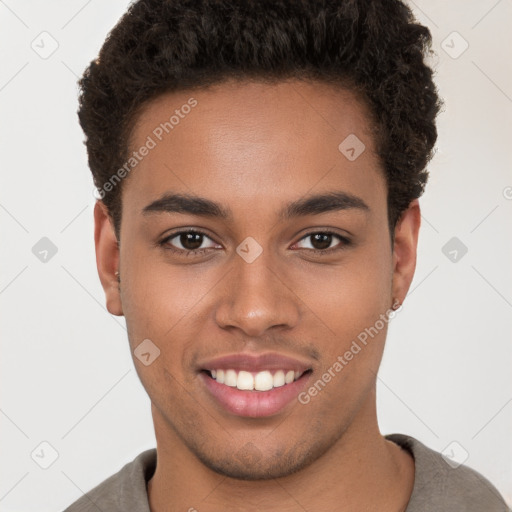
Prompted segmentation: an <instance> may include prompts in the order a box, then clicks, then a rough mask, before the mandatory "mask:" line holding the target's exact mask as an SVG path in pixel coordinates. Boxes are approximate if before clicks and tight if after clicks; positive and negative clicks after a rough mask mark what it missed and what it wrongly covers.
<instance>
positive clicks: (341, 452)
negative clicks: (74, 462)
mask: <svg viewBox="0 0 512 512" xmlns="http://www.w3.org/2000/svg"><path fill="white" fill-rule="evenodd" d="M153 417H154V422H155V433H156V438H157V453H158V461H157V467H156V470H155V473H154V475H153V477H152V479H151V480H150V481H149V484H148V495H149V503H150V508H151V511H152V512H164V511H169V510H184V511H185V510H189V511H191V512H193V511H194V510H197V511H200V512H213V511H218V510H224V511H226V512H230V511H240V510H243V511H246V512H253V511H254V512H255V511H257V510H265V511H267V512H273V511H279V512H287V511H292V510H293V511H297V510H326V511H330V510H332V511H334V510H336V511H348V510H376V511H377V510H378V511H379V512H387V511H390V512H401V511H403V510H405V508H406V506H407V502H408V501H409V498H410V495H411V493H412V487H413V483H414V461H413V459H412V457H411V456H410V455H409V454H408V453H407V452H405V451H404V450H402V449H401V448H400V447H399V446H398V445H396V444H394V443H392V442H391V441H387V440H386V439H385V438H384V437H383V436H382V435H381V434H380V432H379V430H378V426H377V418H376V407H375V393H373V394H372V396H371V397H370V400H368V401H367V403H366V404H365V405H364V406H363V407H362V408H361V410H360V411H359V412H358V414H357V417H356V418H355V419H354V421H353V422H352V423H351V425H350V427H349V428H347V430H346V431H345V432H344V433H343V435H342V436H341V437H340V438H339V440H338V441H337V442H336V443H335V444H334V445H333V446H332V447H331V448H330V449H329V450H328V451H327V452H326V453H325V454H324V455H322V456H321V457H320V458H319V459H317V460H316V461H314V462H313V463H312V464H310V465H309V466H308V467H306V468H304V469H302V470H301V471H298V472H296V473H294V474H291V475H289V476H286V477H282V478H276V479H272V480H256V481H247V480H237V479H233V478H229V477H226V476H223V475H219V474H218V473H216V472H214V471H212V470H210V469H209V468H207V467H206V466H205V465H204V464H202V462H201V461H199V460H198V459H197V458H196V457H195V456H194V455H193V454H192V453H191V452H190V451H189V450H188V449H187V448H186V446H184V444H183V442H182V441H181V439H180V438H179V437H178V436H177V435H176V433H175V432H174V431H173V430H172V428H170V427H169V426H168V424H167V423H166V422H165V421H164V419H163V418H162V417H161V416H160V415H159V412H158V411H157V410H156V409H155V408H154V407H153Z"/></svg>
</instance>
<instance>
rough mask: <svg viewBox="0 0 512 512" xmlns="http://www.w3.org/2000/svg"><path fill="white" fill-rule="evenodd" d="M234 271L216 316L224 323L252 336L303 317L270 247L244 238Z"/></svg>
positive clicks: (235, 257)
mask: <svg viewBox="0 0 512 512" xmlns="http://www.w3.org/2000/svg"><path fill="white" fill-rule="evenodd" d="M231 264H232V265H233V268H232V271H231V272H229V274H228V276H227V284H226V289H225V291H224V294H223V296H222V299H221V301H220V303H219V304H218V305H217V310H216V319H217V323H218V324H219V325H220V326H221V327H228V326H234V327H238V328H240V329H242V330H243V331H244V332H245V333H246V334H247V335H248V336H258V335H260V334H262V333H264V331H265V330H266V329H268V328H270V327H275V326H284V327H292V326H293V325H295V324H296V322H297V320H298V317H299V310H298V307H299V305H298V304H297V301H295V300H294V295H293V293H292V292H291V291H290V290H289V288H288V287H289V285H288V287H287V286H285V282H286V276H279V265H277V264H276V261H275V258H273V256H272V254H271V253H270V251H267V250H263V248H262V247H261V246H259V244H258V245H257V246H256V244H255V243H254V241H253V240H246V241H244V242H242V243H241V244H240V245H239V246H238V248H237V254H236V255H234V257H233V261H232V262H231Z"/></svg>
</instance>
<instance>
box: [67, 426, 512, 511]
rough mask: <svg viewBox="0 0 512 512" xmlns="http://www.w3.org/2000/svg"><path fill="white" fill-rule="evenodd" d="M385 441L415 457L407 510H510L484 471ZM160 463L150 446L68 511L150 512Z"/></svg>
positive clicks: (408, 442) (412, 443)
mask: <svg viewBox="0 0 512 512" xmlns="http://www.w3.org/2000/svg"><path fill="white" fill-rule="evenodd" d="M386 439H389V440H390V441H393V442H394V443H396V444H398V445H399V446H401V447H402V448H403V449H405V450H407V451H408V452H409V453H411V454H412V456H413V457H414V465H415V476H414V487H413V491H412V495H411V499H410V500H409V504H408V506H407V510H406V512H433V511H435V512H443V511H447V512H448V511H449V512H459V511H460V512H511V509H510V508H508V507H507V505H506V503H505V502H504V500H503V498H502V497H501V496H500V494H499V492H498V491H497V489H496V488H495V487H494V486H493V485H492V484H491V483H490V482H489V481H488V480H487V479H485V478H484V477H483V476H482V475H480V473H478V472H476V471H474V470H473V469H471V468H469V467H467V466H464V465H461V466H458V467H456V468H453V467H452V466H450V465H449V464H448V463H447V462H446V461H445V460H444V458H443V457H442V456H441V454H440V453H438V452H435V451H434V450H431V449H430V448H428V447H426V446H425V445H424V444H422V443H420V442H419V441H418V440H417V439H414V438H413V437H410V436H406V435H404V434H390V435H387V436H386ZM155 467H156V449H155V448H152V449H151V450H146V451H145V452H142V453H141V454H139V455H138V456H137V457H136V458H135V459H134V460H133V461H132V462H129V463H128V464H126V465H125V466H124V467H123V468H122V469H121V470H120V471H119V472H118V473H116V474H114V475H112V476H111V477H109V478H107V479H106V480H105V481H104V482H102V483H101V484H99V485H98V486H97V487H95V488H94V489H92V490H91V491H90V492H88V493H87V494H85V495H84V496H82V497H81V498H80V499H78V500H77V501H75V502H74V503H73V504H72V505H71V506H69V507H68V508H67V509H66V510H65V511H64V512H98V510H100V511H101V512H128V511H129V512H150V509H149V504H148V495H147V488H146V485H147V482H148V481H149V479H150V478H151V477H152V476H153V473H154V471H155Z"/></svg>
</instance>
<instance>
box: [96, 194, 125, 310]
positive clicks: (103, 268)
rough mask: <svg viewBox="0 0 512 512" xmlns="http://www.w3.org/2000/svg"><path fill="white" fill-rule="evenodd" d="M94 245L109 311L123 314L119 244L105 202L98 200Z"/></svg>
mask: <svg viewBox="0 0 512 512" xmlns="http://www.w3.org/2000/svg"><path fill="white" fill-rule="evenodd" d="M94 245H95V247H96V266H97V268H98V275H99V277H100V281H101V286H103V290H104V291H105V298H106V307H107V310H108V312H109V313H111V314H113V315H117V316H122V315H123V308H122V304H121V294H120V289H119V281H118V275H116V273H117V272H118V269H119V244H118V242H117V238H116V235H115V231H114V227H113V225H112V221H111V217H110V215H109V213H108V210H107V207H106V206H105V204H104V203H103V202H102V201H100V200H98V201H96V205H95V206H94Z"/></svg>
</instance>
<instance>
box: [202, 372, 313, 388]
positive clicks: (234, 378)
mask: <svg viewBox="0 0 512 512" xmlns="http://www.w3.org/2000/svg"><path fill="white" fill-rule="evenodd" d="M311 371H312V370H311V369H308V370H305V371H297V370H295V371H294V370H287V369H279V370H263V371H259V372H250V371H246V370H236V369H223V368H219V369H216V370H215V369H211V370H203V372H204V373H205V374H206V375H207V376H208V377H209V378H211V379H213V380H215V381H216V382H217V383H218V384H223V385H225V386H228V387H231V388H237V389H239V390H240V391H270V390H272V389H274V388H280V387H283V386H287V385H288V384H291V383H293V382H295V381H297V380H298V379H300V378H301V377H302V376H303V375H305V374H309V373H311Z"/></svg>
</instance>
